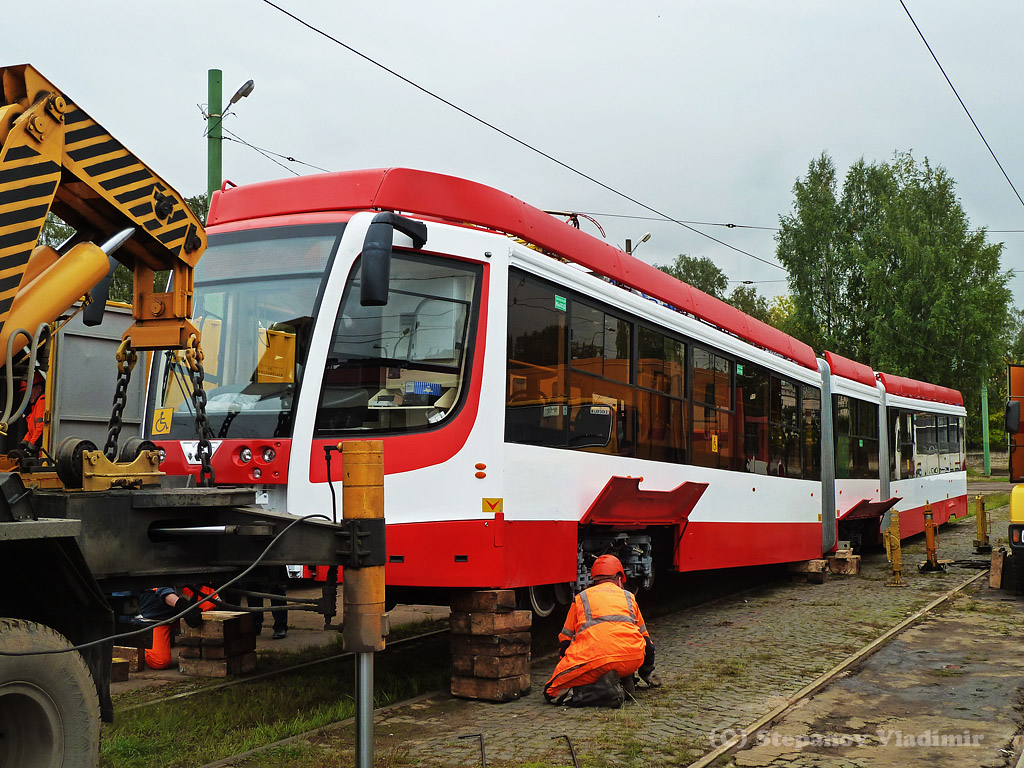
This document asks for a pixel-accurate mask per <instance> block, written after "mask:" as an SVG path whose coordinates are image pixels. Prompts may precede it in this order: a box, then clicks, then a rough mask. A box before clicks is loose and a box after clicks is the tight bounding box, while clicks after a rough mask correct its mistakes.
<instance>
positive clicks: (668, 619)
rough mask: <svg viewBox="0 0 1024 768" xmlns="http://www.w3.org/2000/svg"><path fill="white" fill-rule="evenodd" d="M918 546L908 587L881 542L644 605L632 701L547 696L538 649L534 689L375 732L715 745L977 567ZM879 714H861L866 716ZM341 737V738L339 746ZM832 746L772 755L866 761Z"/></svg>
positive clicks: (906, 551)
mask: <svg viewBox="0 0 1024 768" xmlns="http://www.w3.org/2000/svg"><path fill="white" fill-rule="evenodd" d="M973 508H974V507H973V501H972V504H971V509H972V510H973ZM990 517H991V518H992V519H993V523H992V531H993V532H994V534H995V535H998V534H999V532H1000V531H1005V527H1006V526H1005V524H1006V519H1007V511H1006V509H1005V508H1003V509H1001V510H990ZM975 536H976V528H975V523H974V518H973V517H969V518H966V519H964V520H962V521H960V522H957V523H954V524H949V525H946V526H943V528H942V529H940V535H939V558H940V559H951V560H958V561H974V560H982V559H984V558H983V556H981V555H976V554H975V553H974V550H973V547H972V541H973V539H974V538H975ZM1003 536H1004V537H1005V533H1003ZM924 559H925V547H924V537H923V536H920V537H917V538H916V539H915V540H913V541H911V542H909V543H905V545H904V548H903V562H904V564H905V565H906V570H905V572H904V580H905V581H906V584H907V585H906V586H905V587H886V586H884V585H885V583H886V582H887V581H888V578H889V575H890V572H889V569H888V566H887V563H886V559H885V554H884V553H869V554H868V555H866V556H864V558H863V560H862V571H861V574H860V575H859V576H833V577H831V578H830V579H829V580H828V581H826V582H825V583H824V584H790V583H789V582H788V581H787V580H784V579H780V580H778V581H774V582H771V583H765V584H761V585H757V586H755V587H753V588H752V589H749V590H747V591H745V592H744V593H743V594H741V595H733V596H730V597H726V598H724V599H721V600H718V601H715V602H713V603H711V604H708V605H705V606H698V607H695V608H691V609H688V610H685V611H681V612H678V613H674V614H671V615H668V616H662V617H657V618H650V617H648V620H647V626H648V628H649V629H650V630H651V634H652V637H653V638H654V640H655V643H656V644H657V647H658V673H659V675H660V676H661V678H662V681H663V683H664V685H663V687H661V688H657V689H646V688H643V687H641V686H638V688H637V695H636V701H635V702H629V703H627V704H626V705H625V706H624V707H623V708H622V709H621V710H617V711H609V710H592V709H577V710H574V709H568V708H565V707H553V706H551V705H549V704H547V703H546V702H545V701H544V698H543V696H542V695H540V691H541V690H542V686H543V684H544V683H545V682H546V680H547V678H548V676H549V675H550V673H551V671H552V669H553V668H554V665H555V662H556V660H557V659H556V658H555V657H553V656H552V657H548V658H546V659H535V660H534V663H533V668H532V672H531V680H532V686H533V691H534V693H532V694H531V695H529V696H526V697H524V698H522V699H520V700H518V701H513V702H509V703H506V704H501V705H493V704H484V703H480V702H472V701H455V700H452V699H449V698H447V697H441V698H439V699H437V700H432V701H430V702H427V703H421V704H419V705H417V708H416V709H415V710H409V709H407V708H402V709H400V710H398V711H397V712H395V713H393V714H390V715H388V716H386V717H385V718H383V719H382V720H380V721H379V722H378V723H377V725H376V730H377V733H378V735H380V734H388V733H394V734H395V736H394V737H387V736H383V737H381V738H382V739H389V743H391V742H394V741H395V740H396V739H398V740H400V741H399V743H400V744H401V750H402V753H403V754H405V755H406V760H407V764H410V765H417V766H448V765H467V766H468V765H476V764H478V761H479V747H478V742H477V741H476V740H475V739H463V740H460V739H458V737H459V736H461V735H466V734H474V733H482V734H484V738H485V745H486V751H487V762H488V765H492V766H503V765H513V764H521V763H523V762H528V761H531V760H541V759H545V760H549V761H551V762H553V764H560V763H561V764H569V763H570V762H571V761H570V760H569V753H568V747H567V746H566V745H565V742H564V739H559V737H561V736H563V735H568V736H569V737H570V738H571V739H572V741H573V745H574V747H575V748H576V752H577V754H578V755H579V756H580V758H581V762H582V763H583V764H585V765H598V766H601V765H608V766H611V765H623V766H643V767H644V768H651V767H652V766H661V765H686V764H688V763H689V762H691V761H692V760H694V759H696V758H698V757H699V756H700V755H702V754H704V753H706V752H708V751H710V750H711V749H712V748H713V746H715V745H716V744H717V743H719V741H717V740H720V739H721V738H722V737H723V735H724V734H726V733H727V732H729V730H730V729H738V728H742V727H744V726H746V725H748V724H749V723H751V722H753V721H754V720H756V719H757V718H758V717H760V716H761V715H763V714H766V713H767V712H769V711H771V710H772V709H773V708H775V707H777V706H779V704H780V703H782V702H784V701H785V700H786V699H788V698H789V697H791V696H793V695H794V694H795V693H797V692H798V691H799V690H800V689H801V688H803V687H804V686H806V685H807V684H808V683H809V682H811V681H812V680H813V679H815V678H816V677H818V676H819V675H820V674H822V673H823V672H825V671H827V670H829V669H831V668H832V667H833V666H835V665H836V664H837V663H839V662H840V661H842V660H843V659H845V658H846V657H847V656H848V655H849V654H850V653H852V652H854V651H856V650H858V649H859V648H861V647H862V646H863V645H865V644H866V643H868V642H870V641H871V640H873V639H875V638H877V637H878V636H880V635H882V634H883V633H884V632H885V631H887V630H888V629H889V628H891V627H893V626H895V625H896V624H898V623H900V622H901V621H903V620H904V619H905V618H907V617H908V616H910V615H912V614H913V613H915V612H916V611H918V610H920V609H921V608H922V607H924V606H925V605H927V604H928V603H929V602H931V601H932V600H933V599H934V598H935V597H937V596H938V595H940V594H942V593H944V592H946V591H948V590H949V589H951V588H952V587H953V586H955V585H956V584H959V583H961V582H963V581H964V580H965V579H967V578H969V577H970V576H971V574H972V573H973V572H976V570H975V569H971V568H969V567H964V566H962V565H955V564H952V565H950V566H949V568H948V570H947V572H945V573H935V574H919V573H917V570H916V569H917V563H918V562H920V561H923V560H924ZM640 602H641V605H642V604H643V596H642V595H641V597H640ZM841 722H842V721H841ZM858 724H859V723H858V721H852V720H851V721H850V722H848V723H846V727H847V728H848V729H849V732H856V731H857V730H858V729H857V728H856V727H855V726H856V725H858ZM876 725H877V724H875V723H867V724H866V726H865V727H866V728H867V729H869V730H873V729H874V728H875V727H876ZM344 738H350V734H349V735H348V736H345V737H344ZM344 749H345V747H344V746H341V747H340V751H341V752H342V753H344ZM743 754H744V753H742V752H740V753H738V754H737V755H736V756H735V759H736V761H737V764H744V763H741V762H740V759H741V758H742V756H743ZM831 758H832V762H829V761H828V759H826V758H825V757H823V756H822V755H812V754H803V753H802V752H800V751H796V752H794V751H792V750H785V749H783V748H780V752H779V754H776V755H774V756H773V758H772V759H773V760H774V762H772V763H770V764H771V765H779V766H787V768H788V767H791V766H794V767H795V766H799V768H805V767H806V768H810V766H819V765H822V766H824V765H827V766H829V768H833V767H834V766H848V767H849V768H859V766H861V765H862V764H861V763H860V762H857V761H856V760H846V759H844V758H843V757H841V756H839V755H831ZM749 764H751V765H755V764H756V765H763V764H765V763H749Z"/></svg>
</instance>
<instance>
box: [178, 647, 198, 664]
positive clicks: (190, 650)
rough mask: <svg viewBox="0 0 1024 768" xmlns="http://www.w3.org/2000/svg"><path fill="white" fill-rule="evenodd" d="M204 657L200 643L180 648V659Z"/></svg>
mask: <svg viewBox="0 0 1024 768" xmlns="http://www.w3.org/2000/svg"><path fill="white" fill-rule="evenodd" d="M201 658H203V649H202V648H201V647H200V646H198V645H183V646H181V647H180V648H178V660H179V661H181V660H182V659H201Z"/></svg>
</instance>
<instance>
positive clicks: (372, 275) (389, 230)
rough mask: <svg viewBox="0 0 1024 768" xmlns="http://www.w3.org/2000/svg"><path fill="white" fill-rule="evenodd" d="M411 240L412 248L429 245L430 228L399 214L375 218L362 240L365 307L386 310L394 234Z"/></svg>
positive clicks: (362, 286)
mask: <svg viewBox="0 0 1024 768" xmlns="http://www.w3.org/2000/svg"><path fill="white" fill-rule="evenodd" d="M396 229H397V230H398V231H399V232H401V233H402V234H403V235H407V236H408V237H410V238H411V239H412V247H413V248H422V247H423V246H424V245H426V242H427V225H426V224H424V223H423V222H422V221H413V220H412V219H407V218H406V217H405V216H399V215H398V214H397V213H390V212H387V211H385V212H382V213H378V214H377V215H376V216H374V217H373V221H371V222H370V226H369V228H368V229H367V230H366V237H365V238H363V263H362V275H361V278H360V279H361V288H360V291H359V303H360V304H361V305H362V306H364V307H383V306H384V305H385V304H387V303H388V291H389V289H390V283H391V247H392V245H393V244H394V235H395V230H396Z"/></svg>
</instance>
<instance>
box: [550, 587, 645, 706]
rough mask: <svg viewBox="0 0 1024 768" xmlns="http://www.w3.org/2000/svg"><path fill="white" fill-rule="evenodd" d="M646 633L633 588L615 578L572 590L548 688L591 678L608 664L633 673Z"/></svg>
mask: <svg viewBox="0 0 1024 768" xmlns="http://www.w3.org/2000/svg"><path fill="white" fill-rule="evenodd" d="M649 637H650V635H649V634H648V633H647V626H646V624H645V623H644V617H643V615H642V614H641V613H640V606H638V605H637V603H636V598H635V597H634V596H633V595H632V593H630V592H628V591H627V590H625V589H623V588H622V587H619V586H617V585H616V584H615V582H613V581H605V582H602V583H601V584H595V585H594V586H592V587H591V588H590V589H587V590H585V591H583V592H581V593H580V594H578V595H576V599H575V600H574V601H573V604H572V606H571V607H570V608H569V615H568V616H566V619H565V626H564V627H562V631H561V632H559V633H558V639H559V641H565V640H568V641H570V645H569V649H568V650H567V651H566V654H565V656H564V657H563V658H562V659H561V661H559V663H558V666H557V667H555V672H554V674H553V675H552V676H551V680H549V681H548V684H547V686H546V688H547V690H548V693H549V694H552V695H553V694H554V693H555V692H556V691H558V690H564V689H566V688H571V687H572V686H574V685H585V684H587V683H592V682H594V681H595V680H597V678H599V677H600V676H601V675H603V674H604V673H605V672H607V671H608V670H610V669H614V670H615V671H616V672H618V673H619V674H620V675H629V674H632V673H633V672H635V671H636V670H637V669H638V668H639V667H640V665H641V664H642V663H643V660H644V650H645V648H646V645H647V639H648V638H649Z"/></svg>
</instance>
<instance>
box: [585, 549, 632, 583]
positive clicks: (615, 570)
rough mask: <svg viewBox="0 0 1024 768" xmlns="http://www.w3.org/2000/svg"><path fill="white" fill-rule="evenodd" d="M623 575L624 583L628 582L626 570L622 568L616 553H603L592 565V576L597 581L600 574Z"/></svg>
mask: <svg viewBox="0 0 1024 768" xmlns="http://www.w3.org/2000/svg"><path fill="white" fill-rule="evenodd" d="M616 575H618V576H621V577H622V583H623V584H625V583H626V572H625V571H624V570H623V569H622V563H621V562H619V558H617V557H616V556H615V555H601V556H600V557H599V558H597V560H595V561H594V564H593V565H592V566H590V578H592V579H593V580H594V581H597V579H598V577H600V576H616Z"/></svg>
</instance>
